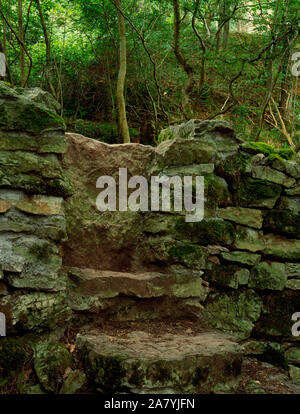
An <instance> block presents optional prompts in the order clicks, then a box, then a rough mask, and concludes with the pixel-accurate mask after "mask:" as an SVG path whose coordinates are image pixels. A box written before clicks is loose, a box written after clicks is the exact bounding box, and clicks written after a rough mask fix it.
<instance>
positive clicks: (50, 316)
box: [0, 290, 72, 333]
mask: <svg viewBox="0 0 300 414" xmlns="http://www.w3.org/2000/svg"><path fill="white" fill-rule="evenodd" d="M0 312H3V313H4V314H5V315H6V322H7V331H8V333H10V332H16V331H20V332H24V331H34V332H37V333H40V332H43V331H46V330H51V329H55V328H57V327H59V326H65V325H66V324H67V323H68V321H70V319H71V316H72V313H71V310H70V308H69V307H68V306H67V305H66V303H65V295H64V294H62V293H42V292H33V293H28V292H26V291H22V290H20V291H19V292H18V293H15V294H13V295H11V294H10V295H6V296H4V297H0Z"/></svg>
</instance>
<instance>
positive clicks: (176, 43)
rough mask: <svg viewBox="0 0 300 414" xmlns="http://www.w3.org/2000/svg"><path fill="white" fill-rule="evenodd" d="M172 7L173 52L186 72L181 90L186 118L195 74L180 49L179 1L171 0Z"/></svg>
mask: <svg viewBox="0 0 300 414" xmlns="http://www.w3.org/2000/svg"><path fill="white" fill-rule="evenodd" d="M173 9H174V32H173V38H174V45H173V47H174V54H175V56H176V59H177V61H178V62H179V64H180V65H181V66H182V68H183V69H184V71H185V73H186V74H187V81H186V84H185V86H184V88H183V91H182V109H183V112H184V115H185V117H186V118H192V117H193V109H192V107H191V102H190V94H191V92H192V91H193V89H194V86H195V76H194V70H193V68H192V66H191V65H190V64H189V63H188V62H187V60H186V59H185V57H184V56H183V54H182V53H181V50H180V10H179V1H178V0H173Z"/></svg>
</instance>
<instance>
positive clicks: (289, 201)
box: [277, 197, 300, 213]
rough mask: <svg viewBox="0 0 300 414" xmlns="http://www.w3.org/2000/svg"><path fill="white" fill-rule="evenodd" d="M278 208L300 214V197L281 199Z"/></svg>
mask: <svg viewBox="0 0 300 414" xmlns="http://www.w3.org/2000/svg"><path fill="white" fill-rule="evenodd" d="M277 208H278V209H280V210H290V211H292V212H293V213H300V197H280V199H279V203H278V207H277Z"/></svg>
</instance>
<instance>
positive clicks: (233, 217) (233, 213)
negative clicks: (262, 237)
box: [218, 207, 263, 229]
mask: <svg viewBox="0 0 300 414" xmlns="http://www.w3.org/2000/svg"><path fill="white" fill-rule="evenodd" d="M218 216H219V217H221V218H223V219H225V220H230V221H233V222H235V223H238V224H243V225H245V226H249V227H254V228H255V229H260V228H261V227H262V223H263V216H262V212H261V211H260V210H254V209H250V208H241V207H226V208H222V209H219V210H218Z"/></svg>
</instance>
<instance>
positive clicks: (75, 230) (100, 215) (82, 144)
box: [63, 134, 155, 271]
mask: <svg viewBox="0 0 300 414" xmlns="http://www.w3.org/2000/svg"><path fill="white" fill-rule="evenodd" d="M66 136H67V138H68V140H69V146H68V150H67V152H66V153H65V155H64V156H63V165H64V167H65V170H66V173H67V174H68V177H69V178H70V179H71V181H72V182H73V184H74V187H75V191H74V195H73V196H72V197H70V198H69V199H68V200H67V202H66V203H65V211H66V220H67V231H68V237H69V241H68V244H67V245H65V261H66V265H68V266H76V267H83V268H84V267H93V268H95V269H97V268H98V269H99V268H101V269H112V270H122V271H124V270H125V271H126V270H128V269H129V268H130V266H131V263H132V256H133V253H134V249H135V247H136V245H137V244H138V243H139V239H140V234H141V232H142V223H143V219H144V217H143V216H141V214H139V213H138V212H132V211H113V212H110V211H106V212H100V211H98V210H97V208H96V198H97V196H98V194H99V192H100V189H97V188H96V182H97V179H98V178H99V177H101V176H104V175H108V176H112V177H114V178H116V182H118V175H119V168H127V171H128V179H129V178H130V177H132V176H134V175H139V176H146V177H147V175H148V171H149V169H150V166H151V165H152V162H153V159H154V157H155V149H154V148H152V147H150V146H145V145H141V144H121V145H108V144H104V143H102V142H98V141H95V140H93V139H90V138H86V137H84V136H82V135H79V134H66ZM117 191H118V190H117ZM108 252H109V254H108Z"/></svg>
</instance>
